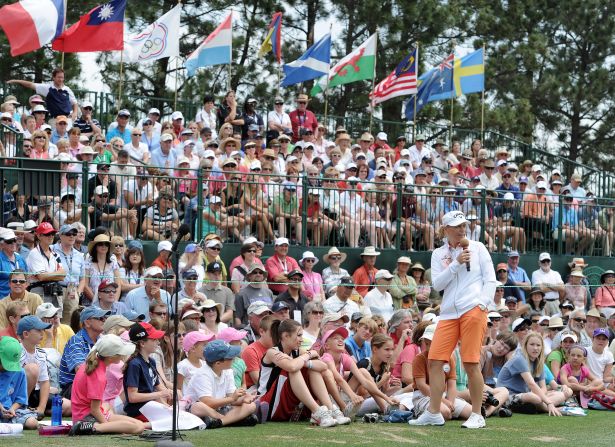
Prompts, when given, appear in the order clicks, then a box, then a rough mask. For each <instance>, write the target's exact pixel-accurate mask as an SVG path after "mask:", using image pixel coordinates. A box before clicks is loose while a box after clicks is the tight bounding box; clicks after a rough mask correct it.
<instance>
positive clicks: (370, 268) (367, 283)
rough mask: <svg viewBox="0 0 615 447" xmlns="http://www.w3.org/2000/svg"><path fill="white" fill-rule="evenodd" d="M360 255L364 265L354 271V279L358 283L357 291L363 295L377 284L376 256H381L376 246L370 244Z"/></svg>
mask: <svg viewBox="0 0 615 447" xmlns="http://www.w3.org/2000/svg"><path fill="white" fill-rule="evenodd" d="M360 256H361V259H362V260H363V265H362V266H361V267H359V268H357V269H356V270H355V271H354V272H353V273H352V279H353V280H354V283H355V284H356V289H357V292H358V293H359V295H361V296H362V297H363V296H365V295H366V294H367V292H368V291H369V290H371V288H373V287H374V285H375V284H376V272H377V271H378V269H377V268H376V257H377V256H380V252H378V251H376V248H375V247H373V246H371V245H369V246H367V247H365V249H364V250H363V252H362V253H361V254H360Z"/></svg>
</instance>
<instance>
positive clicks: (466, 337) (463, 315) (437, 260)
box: [410, 211, 496, 428]
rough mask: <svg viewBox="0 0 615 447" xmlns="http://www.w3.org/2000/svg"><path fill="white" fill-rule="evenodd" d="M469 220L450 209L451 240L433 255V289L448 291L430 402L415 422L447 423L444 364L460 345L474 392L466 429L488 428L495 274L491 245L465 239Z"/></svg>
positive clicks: (432, 363) (432, 359) (445, 223)
mask: <svg viewBox="0 0 615 447" xmlns="http://www.w3.org/2000/svg"><path fill="white" fill-rule="evenodd" d="M467 222H468V221H467V220H466V218H465V215H464V214H463V213H462V212H461V211H450V212H448V213H446V214H445V215H444V216H443V217H442V227H443V230H444V233H445V236H446V242H445V244H444V245H443V246H442V247H439V248H437V249H436V250H435V251H434V252H433V254H432V256H431V278H432V282H433V286H434V289H435V290H436V291H438V292H444V293H443V297H442V304H441V306H440V321H439V322H438V325H437V328H436V332H435V334H434V337H433V340H432V342H431V347H430V349H429V366H428V368H429V380H430V388H431V400H430V402H429V407H428V408H427V409H426V410H425V412H424V413H423V414H422V415H421V416H420V417H419V418H418V419H416V420H414V421H410V424H411V425H444V417H443V416H442V414H441V412H440V404H441V402H442V395H443V394H444V391H445V377H444V367H445V365H446V364H447V363H448V362H449V360H450V358H451V355H452V353H453V351H454V350H455V348H456V347H457V344H458V343H459V342H461V348H460V355H461V361H462V362H463V366H464V369H465V371H466V373H467V374H468V388H469V390H470V395H471V397H472V399H471V400H472V414H471V415H470V417H469V418H468V420H467V421H466V422H464V423H463V427H465V428H482V427H485V419H484V418H483V416H481V405H482V399H483V389H484V386H485V384H484V381H483V376H482V374H481V370H480V364H479V361H480V354H481V349H482V342H483V339H484V336H485V333H486V332H487V308H488V306H490V305H491V304H492V302H493V297H494V295H495V287H496V279H495V271H494V268H493V261H492V260H491V256H490V254H489V251H488V250H487V248H486V247H485V246H484V245H483V244H482V243H480V242H478V241H468V242H469V243H468V245H467V246H466V245H465V244H464V245H463V246H462V245H461V241H462V240H464V242H465V241H466V240H465V234H466V225H467Z"/></svg>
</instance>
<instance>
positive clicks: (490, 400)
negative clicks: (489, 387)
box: [485, 391, 500, 407]
mask: <svg viewBox="0 0 615 447" xmlns="http://www.w3.org/2000/svg"><path fill="white" fill-rule="evenodd" d="M498 405H500V401H499V400H497V399H496V398H495V397H493V393H492V392H490V391H487V398H486V399H485V406H487V407H497V406H498Z"/></svg>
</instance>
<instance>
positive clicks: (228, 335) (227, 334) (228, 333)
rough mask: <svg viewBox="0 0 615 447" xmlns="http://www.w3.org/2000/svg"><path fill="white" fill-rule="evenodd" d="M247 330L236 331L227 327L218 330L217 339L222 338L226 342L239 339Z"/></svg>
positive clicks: (244, 336) (241, 338)
mask: <svg viewBox="0 0 615 447" xmlns="http://www.w3.org/2000/svg"><path fill="white" fill-rule="evenodd" d="M247 333H248V331H238V330H237V329H235V328H233V327H227V328H224V329H222V330H221V331H219V332H218V337H217V339H218V340H224V341H225V342H227V343H230V342H232V341H240V340H243V339H244V338H246V334H247Z"/></svg>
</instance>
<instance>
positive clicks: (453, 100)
mask: <svg viewBox="0 0 615 447" xmlns="http://www.w3.org/2000/svg"><path fill="white" fill-rule="evenodd" d="M454 110H455V97H454V96H453V97H452V98H451V135H450V137H449V141H448V144H449V146H450V147H453V111H454Z"/></svg>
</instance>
